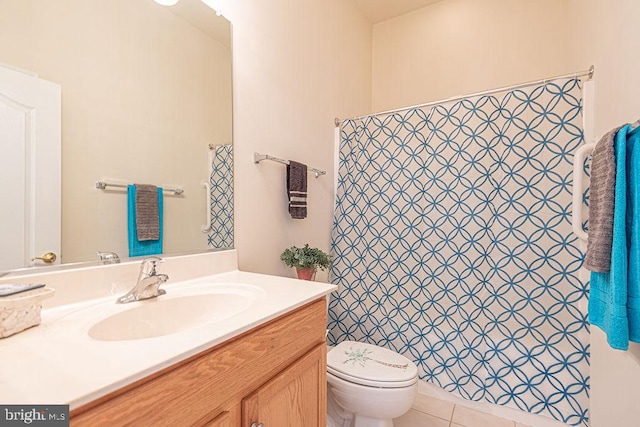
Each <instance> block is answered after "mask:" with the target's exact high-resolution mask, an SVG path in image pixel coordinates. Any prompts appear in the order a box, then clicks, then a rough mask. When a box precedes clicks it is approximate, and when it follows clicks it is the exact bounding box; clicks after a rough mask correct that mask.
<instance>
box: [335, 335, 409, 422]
mask: <svg viewBox="0 0 640 427" xmlns="http://www.w3.org/2000/svg"><path fill="white" fill-rule="evenodd" d="M417 391H418V368H417V366H416V365H415V364H414V363H413V362H412V361H410V360H409V359H407V358H406V357H404V356H402V355H400V354H398V353H396V352H394V351H391V350H388V349H386V348H382V347H378V346H375V345H371V344H366V343H360V342H356V341H343V342H341V343H340V344H338V345H337V346H335V347H334V348H333V349H331V350H330V351H329V352H328V353H327V426H328V427H393V418H397V417H399V416H401V415H403V414H405V413H406V412H407V411H408V410H409V409H410V408H411V405H413V400H414V398H415V396H416V393H417Z"/></svg>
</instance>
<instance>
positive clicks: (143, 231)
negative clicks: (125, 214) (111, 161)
mask: <svg viewBox="0 0 640 427" xmlns="http://www.w3.org/2000/svg"><path fill="white" fill-rule="evenodd" d="M136 228H137V233H138V240H139V241H141V242H143V241H146V240H158V239H160V215H159V212H158V187H156V186H155V185H145V184H136Z"/></svg>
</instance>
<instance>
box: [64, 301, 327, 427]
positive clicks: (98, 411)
mask: <svg viewBox="0 0 640 427" xmlns="http://www.w3.org/2000/svg"><path fill="white" fill-rule="evenodd" d="M325 329H326V300H325V298H321V299H319V300H317V301H315V302H313V303H310V304H308V305H306V306H304V307H302V308H300V309H298V310H296V311H294V312H292V313H289V314H287V315H284V316H282V317H280V318H278V319H275V320H274V321H271V322H269V323H267V324H266V325H263V326H261V327H259V328H257V329H255V330H251V331H249V332H247V333H245V334H243V335H241V336H240V337H237V338H235V339H233V340H231V341H230V342H227V343H223V344H221V345H219V346H216V347H214V348H212V349H209V350H206V351H204V352H202V353H200V354H198V355H195V356H193V357H191V358H189V359H187V360H185V361H183V362H181V363H178V364H176V365H174V366H172V367H169V368H167V369H165V370H163V371H161V372H159V373H157V374H154V375H152V376H150V377H148V378H145V379H143V380H140V381H138V382H137V383H134V384H132V385H131V386H129V387H126V388H124V389H122V390H118V391H116V392H114V393H112V394H110V395H108V396H105V397H104V398H102V399H98V400H97V401H95V402H92V403H89V404H87V405H85V406H83V407H80V408H77V409H75V410H73V411H72V412H71V425H73V426H83V425H90V426H101V425H104V426H114V425H136V426H141V425H153V426H163V425H166V426H172V427H173V426H178V425H180V426H182V425H203V424H205V423H206V422H208V421H210V420H212V419H213V418H214V417H215V416H217V415H218V414H220V413H222V412H223V411H224V410H225V409H226V408H228V407H230V405H233V404H234V402H239V401H240V400H241V399H242V398H243V397H244V396H246V395H248V394H249V393H251V392H252V391H253V390H255V389H256V388H257V387H258V386H260V385H261V384H263V383H265V382H266V381H267V380H268V379H269V378H271V377H273V376H274V375H275V374H277V373H278V372H280V371H281V370H283V369H284V368H285V367H286V366H287V365H289V364H291V363H292V362H294V361H295V360H297V359H298V358H299V357H300V356H302V355H303V354H305V353H306V352H308V351H309V350H310V349H311V348H313V347H315V346H316V345H318V344H320V343H324V335H325ZM225 405H226V406H225Z"/></svg>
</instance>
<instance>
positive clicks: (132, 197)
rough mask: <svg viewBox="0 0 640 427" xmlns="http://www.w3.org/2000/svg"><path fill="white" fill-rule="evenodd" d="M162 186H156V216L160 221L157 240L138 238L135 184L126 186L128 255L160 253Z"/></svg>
mask: <svg viewBox="0 0 640 427" xmlns="http://www.w3.org/2000/svg"><path fill="white" fill-rule="evenodd" d="M162 196H163V194H162V188H160V187H158V217H159V220H160V221H159V222H160V237H159V238H158V240H144V241H140V240H138V229H137V225H136V186H135V185H129V186H127V231H128V236H129V256H130V257H134V256H143V255H158V254H161V253H162V228H163V227H162V217H163V215H162V211H163V205H164V203H163V198H162Z"/></svg>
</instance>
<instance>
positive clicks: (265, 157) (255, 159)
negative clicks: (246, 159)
mask: <svg viewBox="0 0 640 427" xmlns="http://www.w3.org/2000/svg"><path fill="white" fill-rule="evenodd" d="M263 160H271V161H272V162H278V163H282V164H283V165H288V164H289V161H288V160H284V159H279V158H277V157H273V156H270V155H268V154H260V153H253V163H255V164H258V163H260V162H261V161H263ZM307 171H308V172H312V173H313V174H314V175H315V176H316V178H318V177H319V176H320V175H326V174H327V172H326V171H321V170H320V169H316V168H309V167H308V168H307Z"/></svg>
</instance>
